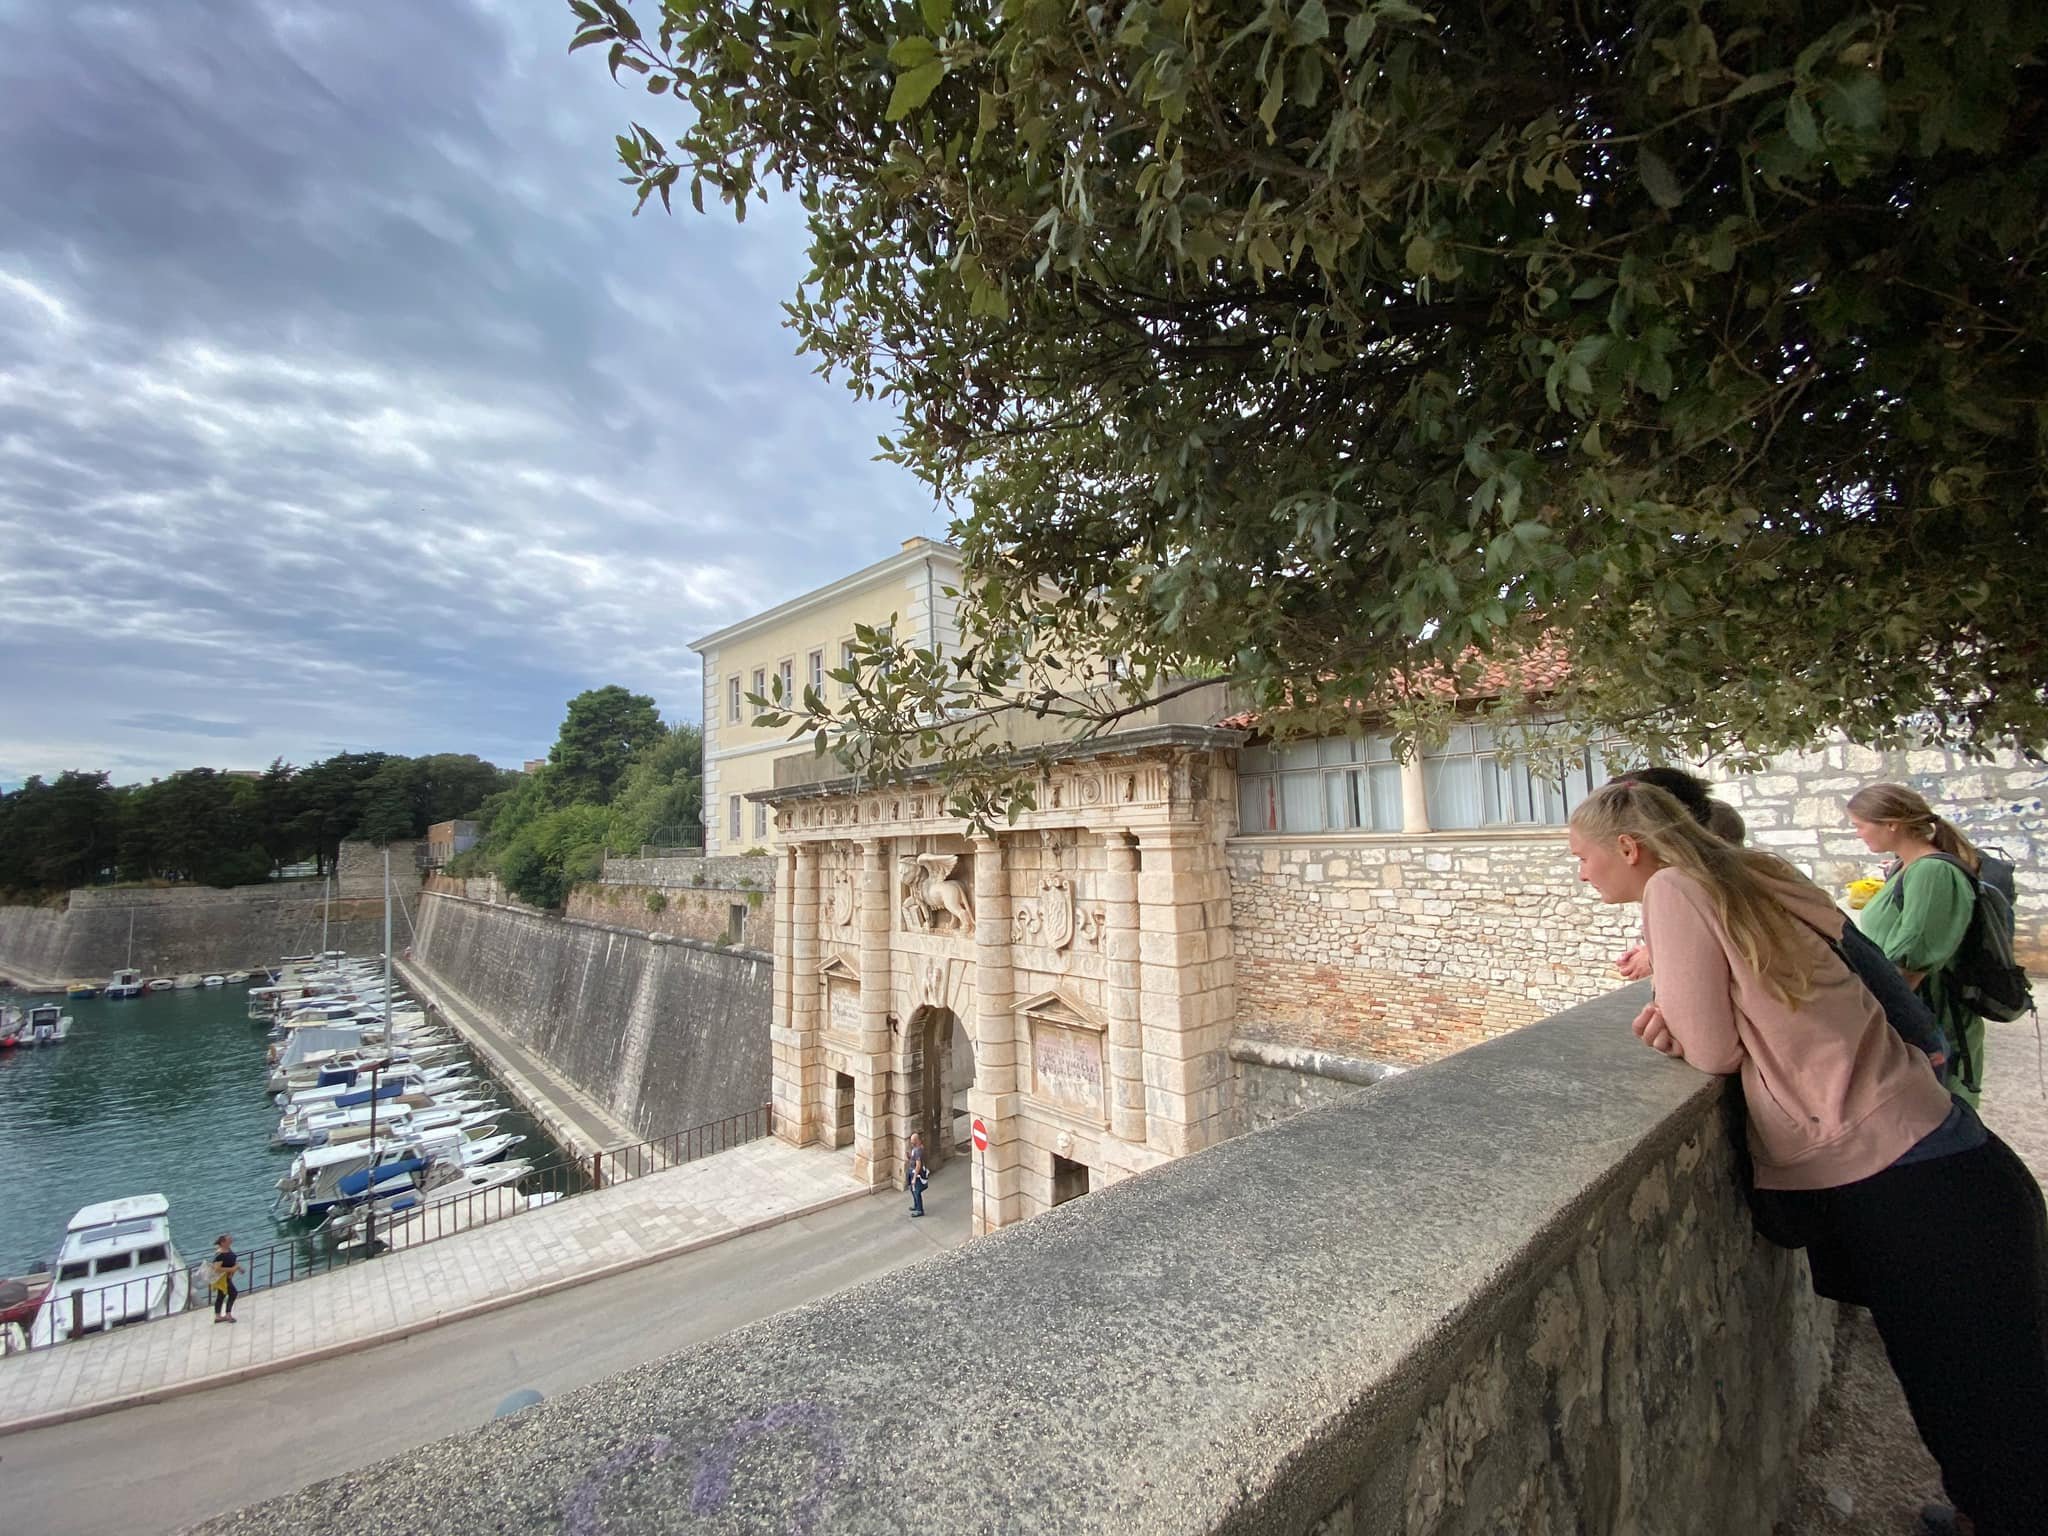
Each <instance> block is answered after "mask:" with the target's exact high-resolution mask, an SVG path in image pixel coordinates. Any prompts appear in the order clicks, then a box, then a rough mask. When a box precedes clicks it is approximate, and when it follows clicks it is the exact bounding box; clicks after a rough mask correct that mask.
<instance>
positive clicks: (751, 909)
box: [567, 883, 775, 952]
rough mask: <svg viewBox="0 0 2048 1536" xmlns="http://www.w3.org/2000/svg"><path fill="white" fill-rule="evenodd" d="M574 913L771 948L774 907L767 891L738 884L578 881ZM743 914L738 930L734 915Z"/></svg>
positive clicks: (571, 907) (713, 941)
mask: <svg viewBox="0 0 2048 1536" xmlns="http://www.w3.org/2000/svg"><path fill="white" fill-rule="evenodd" d="M567 911H568V915H569V916H570V917H579V918H582V919H583V920H585V921H586V922H592V923H606V924H609V925H610V926H611V927H614V928H635V929H639V930H641V931H642V932H646V933H660V934H666V935H667V936H668V937H670V938H675V939H702V940H703V941H704V942H705V943H707V944H738V945H740V946H741V947H743V948H747V949H760V950H768V951H771V952H772V951H773V949H774V948H775V928H774V925H775V908H774V906H773V905H772V904H771V903H770V901H769V899H768V893H767V892H766V891H764V890H760V889H753V890H745V889H739V888H734V887H712V886H705V887H701V888H700V887H697V886H681V887H666V888H661V887H654V886H645V885H614V884H609V883H607V884H604V885H579V886H577V887H576V888H575V889H574V890H572V891H570V892H569V905H568V908H567ZM735 913H737V914H738V915H739V922H738V933H737V934H735V933H734V923H733V917H734V914H735Z"/></svg>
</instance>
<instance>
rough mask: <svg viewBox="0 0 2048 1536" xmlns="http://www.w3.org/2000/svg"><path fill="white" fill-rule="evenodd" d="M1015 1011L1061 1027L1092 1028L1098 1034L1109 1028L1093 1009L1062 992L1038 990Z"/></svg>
mask: <svg viewBox="0 0 2048 1536" xmlns="http://www.w3.org/2000/svg"><path fill="white" fill-rule="evenodd" d="M1015 1011H1016V1012H1018V1013H1021V1014H1023V1015H1024V1016H1025V1017H1026V1018H1029V1019H1034V1020H1038V1021H1040V1022H1042V1023H1046V1024H1057V1025H1059V1026H1060V1028H1062V1029H1092V1030H1094V1031H1096V1032H1097V1033H1098V1034H1099V1033H1101V1032H1102V1031H1104V1030H1107V1029H1108V1028H1109V1025H1108V1023H1107V1022H1105V1021H1104V1020H1102V1019H1099V1018H1097V1017H1096V1015H1095V1010H1094V1009H1092V1008H1088V1007H1084V1006H1083V1005H1082V1004H1080V1003H1077V1002H1075V1001H1074V1000H1073V999H1072V998H1070V997H1068V996H1067V995H1066V994H1065V993H1064V992H1040V993H1039V994H1037V996H1035V997H1028V998H1026V999H1025V1000H1024V1001H1023V1002H1021V1003H1019V1004H1018V1005H1017V1007H1016V1010H1015Z"/></svg>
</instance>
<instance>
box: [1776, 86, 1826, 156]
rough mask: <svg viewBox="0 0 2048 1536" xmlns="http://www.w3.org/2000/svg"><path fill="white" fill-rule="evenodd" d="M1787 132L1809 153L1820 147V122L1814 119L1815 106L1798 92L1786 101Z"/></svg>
mask: <svg viewBox="0 0 2048 1536" xmlns="http://www.w3.org/2000/svg"><path fill="white" fill-rule="evenodd" d="M1785 132H1786V133H1787V134H1788V135H1789V136H1790V137H1791V140H1792V142H1793V143H1794V144H1797V145H1798V146H1799V147H1800V148H1801V149H1803V150H1805V151H1806V152H1807V153H1808V154H1812V153H1814V152H1815V151H1816V150H1818V149H1819V148H1820V124H1819V123H1817V122H1815V121H1814V116H1813V108H1812V107H1811V106H1810V105H1808V103H1807V100H1806V98H1805V97H1804V96H1801V95H1799V94H1798V93H1797V92H1794V93H1793V94H1792V95H1791V96H1790V97H1788V98H1786V101H1785Z"/></svg>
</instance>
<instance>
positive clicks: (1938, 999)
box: [1862, 857, 1978, 1045]
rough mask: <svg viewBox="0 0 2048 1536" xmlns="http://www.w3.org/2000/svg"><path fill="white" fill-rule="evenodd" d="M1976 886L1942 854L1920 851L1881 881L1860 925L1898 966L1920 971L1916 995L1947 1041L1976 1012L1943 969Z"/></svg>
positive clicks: (1966, 927)
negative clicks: (1958, 994)
mask: <svg viewBox="0 0 2048 1536" xmlns="http://www.w3.org/2000/svg"><path fill="white" fill-rule="evenodd" d="M1976 907H1977V888H1976V886H1975V885H1974V884H1973V883H1972V882H1971V880H1970V877H1969V876H1968V875H1966V874H1964V873H1963V872H1962V871H1961V870H1960V869H1957V868H1956V867H1955V865H1953V864H1951V863H1949V862H1948V861H1947V860H1946V859H1931V858H1926V857H1921V858H1918V859H1915V860H1914V861H1913V862H1912V863H1910V864H1908V865H1907V866H1906V867H1905V868H1904V869H1902V870H1900V871H1899V872H1898V873H1897V874H1895V875H1893V876H1892V877H1891V879H1889V880H1887V881H1886V882H1885V886H1884V889H1883V890H1881V891H1879V892H1878V893H1877V894H1876V895H1875V896H1873V897H1871V898H1870V900H1869V902H1868V903H1866V904H1865V906H1864V908H1863V923H1862V927H1863V931H1864V932H1865V933H1866V934H1868V935H1869V936H1870V939H1871V942H1872V943H1874V944H1876V945H1877V947H1878V948H1879V949H1881V950H1883V951H1884V952H1885V954H1886V956H1887V957H1889V958H1890V960H1891V962H1892V963H1893V964H1894V965H1896V966H1898V968H1899V969H1900V970H1902V971H1922V972H1925V973H1926V978H1927V979H1926V980H1925V981H1923V982H1921V983H1920V995H1921V996H1922V997H1923V998H1925V999H1926V1000H1927V1006H1928V1007H1929V1008H1931V1009H1933V1010H1934V1016H1935V1018H1936V1019H1938V1020H1939V1021H1940V1022H1941V1027H1942V1032H1943V1033H1944V1034H1946V1035H1947V1036H1948V1037H1949V1043H1950V1044H1951V1045H1960V1044H1961V1043H1962V1042H1963V1032H1964V1030H1965V1029H1967V1028H1969V1027H1970V1026H1971V1025H1973V1024H1976V1023H1978V1019H1977V1016H1976V1015H1975V1014H1973V1013H1971V1012H1970V1011H1969V1010H1968V1009H1966V1008H1964V1007H1963V1006H1962V1002H1961V1000H1960V999H1958V998H1955V997H1952V996H1951V995H1950V988H1949V980H1948V976H1947V970H1948V967H1949V965H1950V964H1951V963H1952V962H1953V961H1954V960H1955V957H1956V951H1957V950H1958V949H1959V948H1961V947H1962V943H1963V935H1964V934H1966V933H1968V932H1969V931H1970V915H1971V913H1973V912H1974V911H1975V910H1976Z"/></svg>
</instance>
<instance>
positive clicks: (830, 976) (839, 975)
mask: <svg viewBox="0 0 2048 1536" xmlns="http://www.w3.org/2000/svg"><path fill="white" fill-rule="evenodd" d="M818 974H819V975H820V976H823V977H824V978H825V979H826V980H827V981H850V982H852V983H853V984H854V985H855V986H856V987H857V986H859V985H860V972H859V971H857V970H855V969H854V968H853V967H852V966H851V965H849V964H847V963H846V961H845V960H843V959H841V958H840V957H839V956H838V955H834V956H833V957H832V958H831V959H830V960H827V961H826V962H825V963H824V964H823V965H821V966H819V967H818Z"/></svg>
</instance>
